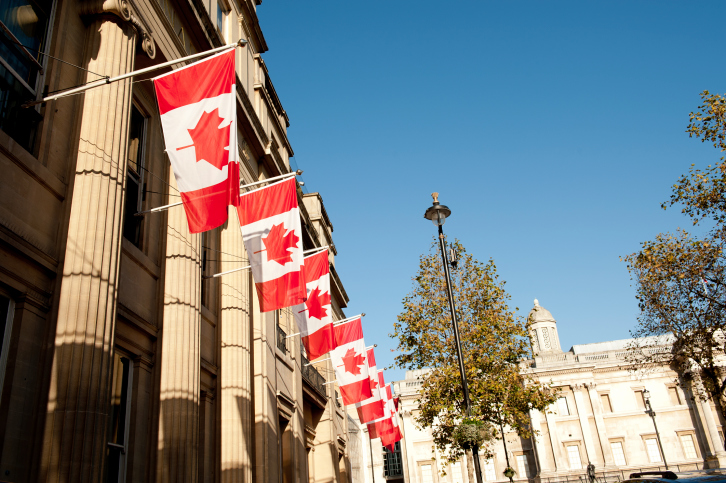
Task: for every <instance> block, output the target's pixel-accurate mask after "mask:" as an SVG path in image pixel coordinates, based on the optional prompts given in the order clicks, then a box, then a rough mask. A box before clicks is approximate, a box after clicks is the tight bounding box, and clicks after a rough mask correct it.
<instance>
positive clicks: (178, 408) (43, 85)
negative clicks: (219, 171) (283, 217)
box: [0, 0, 355, 483]
mask: <svg viewBox="0 0 726 483" xmlns="http://www.w3.org/2000/svg"><path fill="white" fill-rule="evenodd" d="M260 3H261V1H260V0H256V1H252V0H6V1H3V2H1V4H0V21H2V23H3V26H4V27H6V28H5V29H3V31H2V32H0V170H1V172H2V173H3V176H2V178H1V179H0V321H1V322H2V326H0V337H1V339H0V391H1V392H0V480H2V481H12V482H36V481H54V482H55V481H69V482H75V481H82V482H95V481H114V482H116V481H138V482H196V481H200V482H233V481H234V482H236V481H239V482H257V483H278V482H279V483H298V482H311V483H313V482H315V483H317V482H326V483H329V482H341V483H343V482H347V481H349V480H350V472H351V468H350V454H349V453H350V452H349V449H348V445H347V441H348V434H349V431H350V430H351V429H355V428H350V427H349V425H350V423H349V421H348V419H347V418H346V415H345V411H344V409H343V408H341V407H340V406H338V405H337V404H336V393H337V391H336V387H335V385H334V384H326V379H327V378H328V376H327V375H329V374H332V367H329V362H327V363H326V362H321V363H318V364H315V365H308V361H307V359H306V358H305V355H304V353H303V351H302V350H301V347H300V338H299V336H293V334H294V333H296V332H297V328H296V327H295V324H294V321H293V317H292V313H291V311H290V309H286V310H282V311H278V312H274V313H264V314H263V313H260V312H259V309H258V307H259V305H258V301H257V295H256V293H255V290H254V287H253V284H252V280H251V275H250V273H249V272H248V271H238V272H235V273H232V274H229V275H225V276H224V277H220V278H214V279H209V278H204V277H205V276H209V275H211V274H214V273H219V272H223V271H227V270H231V269H233V268H238V267H242V266H244V265H245V264H246V263H247V256H246V254H245V249H244V246H243V243H242V238H241V235H240V230H239V223H238V220H237V216H236V215H235V214H234V212H233V211H232V210H230V215H231V216H230V217H229V220H228V222H227V223H226V224H225V225H224V226H222V227H220V228H218V229H216V230H213V231H210V232H207V233H204V234H198V235H191V234H189V230H188V227H187V222H186V218H185V215H184V211H183V208H181V207H176V208H171V209H169V210H167V211H163V212H159V213H152V214H147V215H145V216H142V217H137V216H134V213H136V212H137V211H141V210H146V209H149V208H152V207H157V206H161V205H165V204H168V203H173V202H175V201H179V199H180V198H179V193H178V191H177V188H176V182H175V178H174V175H173V172H172V171H171V169H170V166H169V161H168V159H167V158H166V156H165V154H164V144H163V139H162V136H161V131H160V126H159V116H158V111H157V108H156V103H155V98H154V93H153V88H152V84H151V82H150V81H149V79H150V77H152V76H155V75H159V74H161V73H163V72H165V71H163V70H160V71H155V72H153V73H150V74H148V75H145V76H142V77H134V78H129V79H126V80H123V81H120V82H116V83H112V84H107V85H103V86H102V87H97V88H94V89H91V90H88V91H86V92H85V94H81V95H73V96H68V97H64V98H61V99H58V100H56V101H51V102H48V103H46V104H43V105H39V106H35V107H30V108H25V107H22V104H23V103H25V102H27V101H29V100H34V99H38V98H40V97H42V96H43V95H45V94H46V93H49V92H56V91H59V90H63V89H67V88H70V87H73V86H77V85H79V84H84V83H88V82H92V81H96V80H98V79H102V78H103V77H105V76H109V77H113V76H116V75H120V74H124V73H127V72H130V71H133V70H138V69H142V68H145V67H150V66H153V65H155V64H160V63H163V62H166V61H169V60H173V59H178V58H181V57H184V56H187V55H189V54H192V53H195V52H200V51H205V50H208V49H210V48H213V47H217V46H222V45H225V44H230V43H234V42H236V41H237V40H238V39H245V40H246V41H247V42H248V43H247V45H246V46H245V47H244V48H237V50H236V56H237V59H236V69H237V83H236V85H237V120H238V143H239V146H238V149H239V153H240V160H241V161H240V178H241V179H242V180H243V181H245V182H252V181H257V180H263V179H267V178H270V177H273V176H276V175H280V174H283V173H288V172H290V171H291V168H290V160H289V158H290V157H291V156H293V150H292V147H291V145H290V142H289V140H288V137H287V128H288V127H289V119H288V116H287V113H286V112H285V110H284V109H283V107H282V104H281V102H280V99H279V97H278V95H277V93H276V91H275V88H274V86H273V84H272V82H271V80H270V74H269V72H268V69H267V67H266V65H265V63H264V61H263V59H262V56H261V55H262V54H263V53H264V52H265V51H266V50H267V48H268V47H267V42H266V40H265V37H264V36H263V34H262V30H261V27H260V24H259V21H258V18H257V13H256V9H257V8H258V6H259V4H260ZM18 43H20V44H22V45H23V46H25V47H27V48H23V47H20V46H19V45H18ZM36 51H40V52H42V53H44V54H48V55H40V54H37V52H36ZM182 65H184V64H183V63H180V64H178V66H182ZM298 194H299V201H300V211H301V217H302V224H303V232H304V233H303V240H302V242H303V246H304V248H305V249H308V248H313V247H316V246H325V245H330V246H331V247H332V248H331V251H330V263H331V278H332V280H331V286H332V289H331V290H332V294H331V296H332V304H333V311H334V316H335V318H337V319H340V318H344V317H345V316H344V313H343V310H344V309H345V307H346V304H347V302H348V295H347V294H346V292H345V289H344V288H343V284H342V282H341V280H340V278H339V277H338V275H337V272H336V271H335V268H334V263H335V259H334V257H335V254H336V251H335V247H334V245H333V243H332V232H333V225H332V223H331V221H330V219H329V218H328V216H327V213H326V211H325V206H324V204H323V200H322V197H321V196H320V194H318V193H310V194H305V193H303V192H302V190H299V193H298ZM288 335H290V336H292V337H288ZM326 364H327V365H326Z"/></svg>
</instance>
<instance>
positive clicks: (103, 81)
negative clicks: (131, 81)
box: [23, 39, 247, 107]
mask: <svg viewBox="0 0 726 483" xmlns="http://www.w3.org/2000/svg"><path fill="white" fill-rule="evenodd" d="M245 45H247V41H246V40H244V39H239V40H238V41H237V42H235V43H234V44H228V45H223V46H222V47H217V48H214V49H210V50H205V51H204V52H198V53H196V54H192V55H187V56H186V57H181V58H179V59H174V60H170V61H169V62H164V63H161V64H156V65H152V66H151V67H146V68H145V69H139V70H135V71H132V72H128V73H126V74H121V75H118V76H116V77H108V76H106V78H105V79H99V80H97V81H93V82H90V83H88V84H86V85H84V86H81V87H76V88H75V89H68V90H65V91H62V92H58V93H57V94H53V95H51V96H46V97H44V98H42V99H39V100H37V101H29V102H26V103H25V104H23V107H32V106H35V105H37V104H42V103H44V102H48V101H53V100H55V99H58V98H61V97H65V96H70V95H72V94H77V93H79V92H83V91H87V90H88V89H93V88H94V87H99V86H103V85H106V84H111V83H112V82H118V81H120V80H124V79H128V78H129V77H134V76H137V75H141V74H146V73H147V72H152V71H155V70H159V69H163V68H164V67H169V66H172V65H174V64H179V63H181V62H186V61H187V60H192V59H198V58H199V57H204V56H206V55H210V54H215V53H217V52H221V51H223V50H227V49H232V48H236V47H243V46H245Z"/></svg>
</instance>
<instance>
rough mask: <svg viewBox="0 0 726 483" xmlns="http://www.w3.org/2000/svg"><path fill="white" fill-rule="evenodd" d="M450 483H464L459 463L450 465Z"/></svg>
mask: <svg viewBox="0 0 726 483" xmlns="http://www.w3.org/2000/svg"><path fill="white" fill-rule="evenodd" d="M451 483H464V475H463V474H462V472H461V462H460V461H457V462H456V463H452V464H451Z"/></svg>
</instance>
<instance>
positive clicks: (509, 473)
mask: <svg viewBox="0 0 726 483" xmlns="http://www.w3.org/2000/svg"><path fill="white" fill-rule="evenodd" d="M497 419H499V430H500V431H501V432H502V443H503V444H504V457H505V458H506V459H507V467H506V468H505V469H504V476H506V477H507V478H509V481H510V483H514V479H513V477H514V470H513V468H512V465H511V464H509V451H507V437H506V436H505V434H504V424H503V423H502V412H501V406H500V408H499V409H497Z"/></svg>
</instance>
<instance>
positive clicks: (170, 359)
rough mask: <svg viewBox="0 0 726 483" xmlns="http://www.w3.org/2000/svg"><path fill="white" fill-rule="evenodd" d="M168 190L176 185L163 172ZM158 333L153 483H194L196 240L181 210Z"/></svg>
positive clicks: (173, 216)
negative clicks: (155, 450) (156, 409)
mask: <svg viewBox="0 0 726 483" xmlns="http://www.w3.org/2000/svg"><path fill="white" fill-rule="evenodd" d="M169 184H170V185H171V186H174V187H176V179H175V178H174V174H173V172H172V170H171V169H170V170H169ZM167 217H168V218H167V225H168V226H167V235H166V266H165V271H164V319H163V327H162V330H161V336H160V337H161V341H160V344H159V345H160V346H161V357H160V360H161V383H160V392H159V397H160V405H159V412H160V414H159V447H158V448H159V450H158V456H157V468H156V473H157V477H156V480H157V482H158V483H177V482H196V481H197V476H198V475H197V466H198V454H197V452H198V449H199V396H200V391H201V388H200V381H199V367H200V363H201V361H200V357H201V356H200V347H199V344H200V330H201V328H200V324H201V276H202V274H201V272H202V265H201V245H202V244H201V239H202V237H201V235H199V234H195V235H192V234H190V233H189V227H188V225H187V219H186V216H185V214H184V208H182V207H181V206H178V207H174V208H171V209H169V210H168V211H167Z"/></svg>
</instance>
